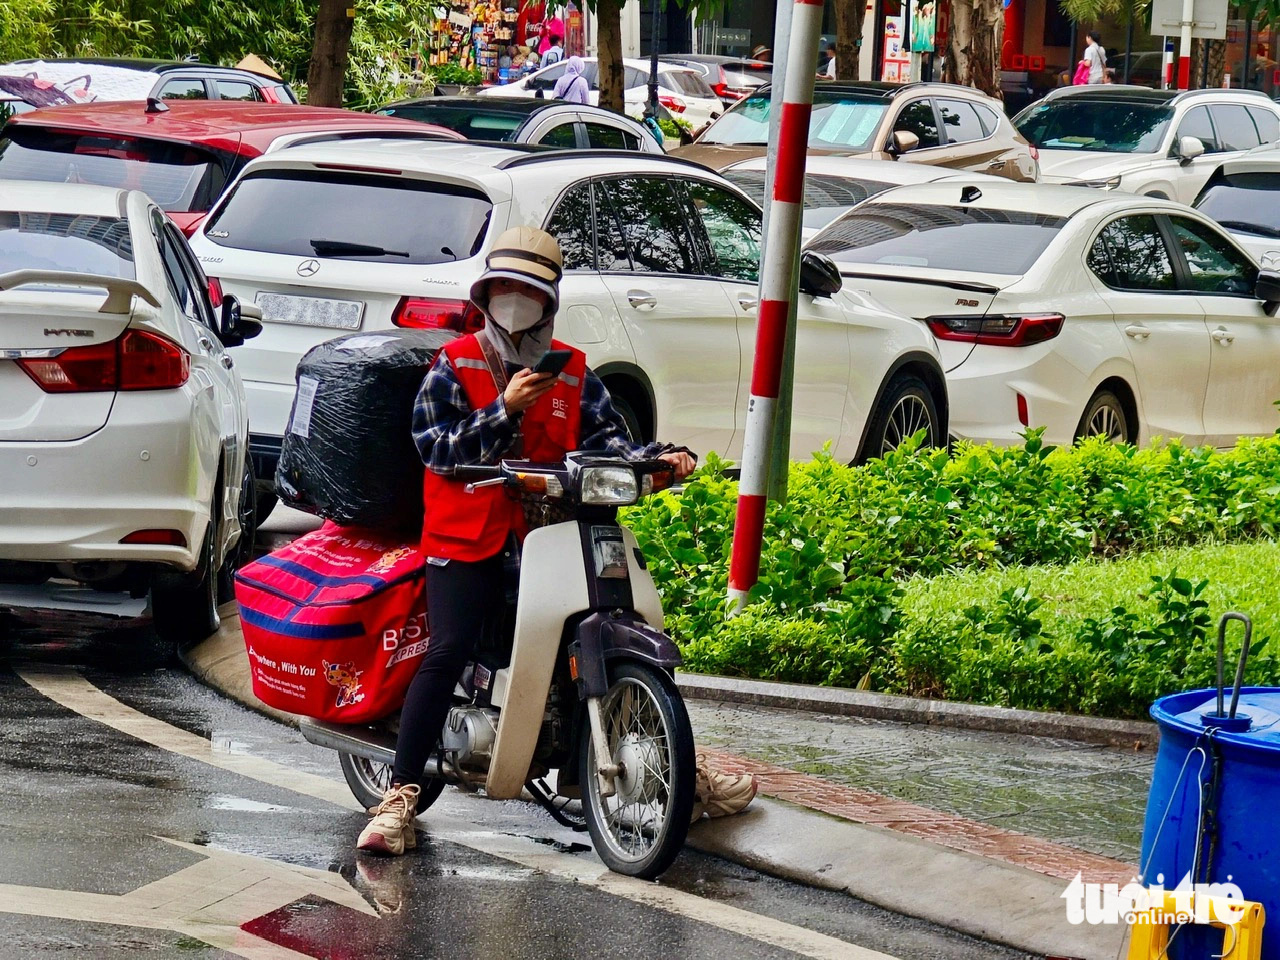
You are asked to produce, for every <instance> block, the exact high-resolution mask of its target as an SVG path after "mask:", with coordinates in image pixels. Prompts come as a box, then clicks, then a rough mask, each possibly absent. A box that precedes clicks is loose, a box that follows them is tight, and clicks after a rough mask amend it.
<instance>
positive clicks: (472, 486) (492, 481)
mask: <svg viewBox="0 0 1280 960" xmlns="http://www.w3.org/2000/svg"><path fill="white" fill-rule="evenodd" d="M506 482H507V478H506V477H490V478H489V479H488V480H477V481H476V482H475V483H468V484H467V493H475V492H476V491H477V490H482V489H484V488H485V487H500V486H502V485H503V484H504V483H506Z"/></svg>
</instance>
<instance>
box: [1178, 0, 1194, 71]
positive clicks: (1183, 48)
mask: <svg viewBox="0 0 1280 960" xmlns="http://www.w3.org/2000/svg"><path fill="white" fill-rule="evenodd" d="M1195 11H1196V5H1195V0H1182V22H1181V24H1180V26H1181V28H1182V29H1181V31H1180V35H1179V37H1178V89H1179V90H1190V89H1191V28H1192V27H1193V26H1194V25H1195V15H1196V12H1195Z"/></svg>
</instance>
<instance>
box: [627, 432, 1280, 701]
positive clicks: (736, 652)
mask: <svg viewBox="0 0 1280 960" xmlns="http://www.w3.org/2000/svg"><path fill="white" fill-rule="evenodd" d="M724 469H725V464H724V463H723V462H722V461H719V460H716V459H715V458H714V457H713V458H711V460H710V462H709V463H708V464H707V465H706V467H705V468H704V469H703V470H702V471H701V472H700V473H699V474H698V475H696V476H695V477H694V478H693V479H692V480H691V481H690V482H688V483H687V484H686V485H685V487H684V488H683V490H682V491H681V492H680V493H678V494H675V493H671V494H664V495H661V496H658V497H653V498H650V499H649V500H648V501H646V502H645V503H643V504H641V505H640V506H638V507H636V508H633V509H632V510H630V511H628V516H627V518H626V519H627V522H628V523H629V524H630V525H631V527H632V529H634V530H635V532H636V535H637V537H638V538H639V539H640V542H641V545H642V546H643V547H644V549H645V552H646V555H647V557H648V559H649V562H650V566H651V568H652V569H653V571H654V576H655V578H656V580H657V582H658V586H659V588H660V589H661V590H662V592H663V595H664V603H665V607H666V611H667V626H668V629H670V630H671V632H672V633H673V635H674V636H675V637H676V639H677V640H678V641H679V642H680V643H681V645H682V647H683V649H684V651H685V656H686V661H687V665H688V668H689V669H691V670H700V671H704V672H717V673H730V674H737V675H743V676H752V677H760V678H766V679H780V680H793V681H798V682H811V683H827V684H837V685H853V684H855V683H870V684H871V685H873V686H875V687H876V688H877V689H893V690H902V691H905V692H911V693H920V694H927V695H934V696H946V697H953V698H963V699H968V700H975V701H981V702H995V703H1008V704H1010V705H1017V706H1042V707H1052V708H1055V709H1077V710H1083V711H1087V712H1095V711H1104V712H1110V713H1115V714H1135V713H1140V712H1141V711H1142V710H1143V709H1145V703H1144V702H1143V698H1148V699H1149V697H1148V694H1150V693H1151V692H1152V691H1155V690H1160V691H1163V690H1164V689H1165V688H1164V687H1162V686H1161V684H1164V683H1168V682H1173V681H1170V680H1169V679H1168V678H1166V679H1163V680H1162V679H1158V678H1157V679H1153V678H1152V676H1150V674H1151V671H1152V670H1154V669H1155V668H1154V667H1152V668H1150V669H1145V668H1144V674H1143V678H1142V679H1141V680H1133V681H1132V682H1130V680H1129V678H1122V679H1121V680H1118V681H1116V682H1114V683H1109V684H1104V683H1103V680H1104V679H1105V678H1104V677H1094V678H1093V679H1090V677H1091V676H1092V674H1090V673H1089V670H1091V669H1093V667H1094V666H1095V665H1096V663H1095V662H1096V660H1097V657H1096V656H1094V654H1097V652H1098V651H1097V650H1093V651H1092V653H1089V655H1088V656H1086V655H1085V653H1082V652H1081V651H1080V650H1077V649H1075V648H1074V647H1071V649H1068V646H1069V645H1068V644H1066V642H1065V640H1064V639H1063V638H1059V637H1057V636H1054V637H1053V638H1051V639H1046V640H1045V641H1044V642H1043V643H1040V642H1039V641H1037V642H1035V643H1032V642H1031V641H1030V640H1029V639H1028V637H1029V636H1031V633H1030V632H1028V630H1027V629H1023V628H1019V630H1020V631H1021V632H1018V631H1017V630H1012V629H1011V628H1006V627H1005V626H1002V624H1006V623H1007V622H1010V618H1013V619H1014V620H1016V619H1017V618H1018V617H1027V618H1030V619H1032V620H1034V619H1036V618H1037V616H1038V612H1037V611H1036V610H1027V609H1026V608H1027V607H1028V606H1029V605H1030V601H1031V600H1034V599H1035V598H1034V597H1028V598H1021V599H1020V598H1018V597H1015V596H1014V595H1013V594H1010V596H1009V597H1008V598H1007V600H1006V602H1005V603H1004V605H1003V606H1000V604H999V603H997V602H996V600H997V599H998V598H988V600H987V601H986V606H983V605H982V604H978V605H977V608H978V609H977V610H976V611H973V612H972V613H971V615H970V616H969V617H968V619H967V620H966V622H967V623H968V626H965V625H964V624H960V623H958V622H956V621H955V619H954V618H952V619H950V620H946V619H943V618H940V616H939V615H936V614H935V615H933V616H931V617H930V618H929V619H928V622H927V623H924V624H922V623H921V621H919V620H918V618H916V610H915V609H914V605H915V601H914V599H913V594H911V593H910V591H906V592H904V587H903V584H904V583H905V582H907V581H909V580H911V579H912V578H928V577H939V576H942V575H944V574H955V573H957V572H961V571H981V570H995V571H1005V572H1007V571H1008V569H1009V568H1016V567H1029V566H1032V565H1048V566H1049V567H1050V568H1058V569H1061V566H1062V565H1065V564H1069V563H1072V562H1075V561H1079V560H1084V559H1088V558H1097V559H1102V560H1104V561H1107V562H1106V563H1103V564H1102V565H1101V566H1100V568H1099V575H1101V576H1104V577H1105V576H1106V572H1107V571H1108V570H1109V569H1111V567H1110V566H1109V564H1113V563H1115V561H1117V560H1118V559H1120V558H1126V557H1130V556H1140V555H1141V554H1142V553H1144V552H1146V551H1151V550H1156V549H1160V548H1167V547H1177V546H1185V545H1191V544H1197V543H1219V544H1221V543H1230V542H1236V541H1248V540H1254V539H1258V538H1270V537H1272V536H1274V535H1275V532H1276V529H1277V525H1278V524H1280V500H1278V499H1277V497H1276V494H1277V493H1280V438H1276V437H1266V438H1257V439H1248V440H1241V441H1240V442H1239V444H1238V445H1237V446H1236V447H1234V448H1233V449H1231V450H1226V451H1214V450H1211V449H1189V448H1187V447H1184V446H1182V445H1180V444H1177V443H1171V444H1164V445H1160V446H1152V447H1148V448H1143V449H1135V448H1133V447H1130V446H1126V445H1113V444H1109V443H1105V442H1102V441H1097V440H1093V441H1086V442H1083V443H1081V444H1079V445H1077V446H1076V447H1074V448H1071V449H1049V448H1046V447H1044V446H1043V445H1042V443H1041V441H1040V437H1039V435H1038V434H1037V433H1035V432H1032V433H1031V434H1029V435H1028V439H1027V442H1026V443H1025V444H1024V445H1023V446H1021V447H1014V448H1004V449H993V448H989V447H972V446H968V445H963V444H962V445H960V447H959V448H958V449H957V450H956V451H955V452H954V455H952V456H948V455H947V454H946V453H945V452H943V451H915V450H912V449H903V450H900V451H897V452H895V453H893V454H890V455H889V456H888V457H886V458H885V459H883V460H876V461H873V462H871V463H869V464H867V465H866V466H864V467H856V468H855V467H849V466H846V465H844V464H841V463H837V462H836V461H834V460H833V459H832V458H831V457H830V456H828V455H826V454H819V455H818V456H816V457H815V458H814V459H813V460H812V461H809V462H806V463H796V464H793V465H792V468H791V475H790V491H791V495H790V498H789V500H788V502H787V503H786V504H784V505H778V504H771V505H770V509H769V513H768V516H767V519H766V528H765V548H764V556H763V561H762V566H761V580H760V583H759V584H758V585H757V586H756V587H755V589H753V591H752V593H751V601H752V603H751V606H750V607H749V608H748V610H747V612H746V614H744V615H743V616H741V617H738V618H735V619H733V620H727V619H726V617H725V601H724V597H725V592H726V587H727V577H728V554H729V549H730V543H731V539H732V532H733V516H734V508H735V502H736V495H737V485H736V483H735V482H734V481H731V480H729V479H728V478H727V477H726V476H725V473H724ZM1167 573H1168V571H1167V570H1165V571H1162V572H1161V574H1160V575H1161V576H1165V575H1166V574H1167ZM1147 578H1148V580H1149V578H1150V574H1148V576H1147ZM1176 579H1177V580H1178V584H1177V586H1178V588H1181V587H1182V586H1183V583H1182V581H1183V579H1184V578H1176ZM911 589H916V588H915V587H914V585H913V587H912V588H911ZM1006 589H1008V588H1006ZM1146 589H1148V588H1147V587H1145V586H1144V590H1146ZM1171 590H1172V591H1174V593H1176V592H1177V591H1176V590H1175V589H1174V587H1173V586H1170V585H1168V584H1166V585H1165V586H1157V585H1155V584H1152V585H1150V588H1149V590H1148V592H1150V591H1157V592H1159V591H1163V593H1162V594H1161V595H1162V596H1163V595H1165V594H1168V593H1169V591H1171ZM1033 592H1034V591H1033ZM1191 599H1193V600H1194V599H1196V598H1191ZM1168 602H1169V603H1172V602H1174V601H1172V600H1169V601H1168ZM970 606H974V605H973V604H971V603H966V604H963V605H961V606H960V607H957V608H956V610H957V611H959V610H961V609H967V608H968V607H970ZM1166 606H1167V604H1166ZM1144 609H1145V608H1144ZM1117 616H1119V615H1118V614H1117ZM1135 616H1136V617H1137V620H1135V621H1133V622H1132V623H1131V622H1129V621H1124V622H1123V623H1112V622H1110V621H1106V622H1103V623H1101V625H1100V626H1099V627H1098V630H1099V631H1100V632H1102V633H1106V635H1107V638H1108V639H1107V640H1105V641H1098V642H1099V643H1101V644H1103V646H1104V647H1105V646H1106V644H1114V643H1117V642H1121V640H1116V639H1115V638H1117V637H1121V638H1122V640H1123V642H1121V645H1122V646H1124V647H1125V648H1126V651H1127V650H1128V648H1129V647H1134V648H1135V649H1136V647H1137V645H1146V646H1150V644H1148V643H1147V641H1146V640H1141V641H1140V640H1139V639H1138V634H1140V633H1141V632H1142V631H1143V630H1145V629H1148V628H1149V627H1150V623H1152V622H1155V621H1152V619H1151V616H1147V614H1146V613H1144V612H1142V611H1137V612H1135ZM1161 616H1163V614H1162V615H1161ZM1144 618H1145V619H1144ZM1166 619H1167V618H1166ZM1160 622H1164V621H1160ZM924 626H931V627H932V628H933V629H935V633H934V634H932V635H931V634H929V633H928V632H927V631H925V630H924V629H923V627H924ZM1024 626H1025V625H1024ZM1113 628H1114V629H1113ZM1120 628H1123V629H1120ZM1150 628H1151V629H1155V628H1154V627H1150ZM1169 629H1172V627H1170V628H1169ZM1108 630H1110V632H1109V633H1107V631H1108ZM1117 630H1119V632H1117ZM1002 633H1003V634H1007V635H1015V634H1016V635H1017V636H1020V637H1021V638H1022V639H1023V641H1024V642H1023V643H1022V645H1021V646H1018V647H1016V648H1014V647H1009V646H1007V645H999V644H997V645H994V646H993V645H991V644H989V643H986V640H985V638H988V637H993V636H1000V635H1002ZM979 641H983V642H982V643H980V642H979ZM1167 642H1168V641H1167V640H1166V643H1167ZM984 643H986V646H987V647H988V648H989V649H984V648H983V644H984ZM1041 646H1049V647H1052V648H1053V650H1055V651H1056V650H1059V648H1061V652H1060V653H1055V654H1053V657H1050V651H1048V650H1041V649H1040V647H1041ZM997 647H998V649H997ZM1033 648H1034V649H1033ZM1082 649H1084V650H1085V652H1086V653H1088V651H1089V650H1091V649H1092V648H1089V647H1088V646H1087V645H1086V647H1085V648H1082ZM1144 649H1145V646H1144ZM966 650H976V651H977V653H969V654H966V653H964V651H966ZM1129 652H1131V651H1129ZM1127 655H1128V653H1126V652H1122V653H1121V654H1117V655H1116V656H1119V657H1120V659H1119V660H1116V659H1115V658H1114V657H1113V665H1112V667H1110V668H1109V669H1110V671H1111V672H1112V673H1115V671H1116V670H1117V669H1120V670H1124V669H1129V661H1128V660H1126V659H1124V657H1125V656H1127ZM1045 657H1050V659H1054V658H1055V657H1056V658H1057V659H1054V663H1056V664H1058V667H1060V668H1061V669H1059V668H1058V667H1055V668H1054V669H1050V668H1049V666H1046V664H1045V663H1043V662H1042V660H1043V659H1044V658H1045ZM1072 657H1074V658H1075V660H1074V661H1072V662H1073V663H1074V666H1072V667H1071V668H1070V669H1067V667H1066V666H1062V664H1060V663H1059V661H1063V662H1065V660H1070V659H1071V658H1072ZM1141 659H1142V658H1138V660H1141ZM1148 659H1151V658H1148ZM1138 660H1134V663H1137V662H1138ZM1000 661H1002V662H1003V663H1004V666H1001V665H1000ZM1142 662H1144V663H1145V662H1147V660H1143V661H1142ZM1135 669H1136V668H1135ZM1178 669H1180V667H1179V668H1178ZM1054 670H1057V672H1056V673H1055V672H1054ZM1046 671H1047V672H1046ZM1024 673H1025V676H1024ZM1015 674H1016V676H1015ZM1059 676H1061V677H1068V676H1069V677H1070V678H1071V683H1072V684H1074V686H1071V687H1070V688H1069V689H1067V688H1063V687H1062V684H1061V682H1060V681H1059V680H1058V679H1054V678H1055V677H1059ZM1179 682H1180V681H1179ZM1125 684H1127V686H1125ZM1045 685H1056V686H1057V687H1058V688H1059V689H1057V690H1053V691H1045V690H1043V689H1041V688H1042V687H1044V686H1045ZM1104 687H1105V688H1106V689H1103V688H1104ZM1121 687H1123V689H1121Z"/></svg>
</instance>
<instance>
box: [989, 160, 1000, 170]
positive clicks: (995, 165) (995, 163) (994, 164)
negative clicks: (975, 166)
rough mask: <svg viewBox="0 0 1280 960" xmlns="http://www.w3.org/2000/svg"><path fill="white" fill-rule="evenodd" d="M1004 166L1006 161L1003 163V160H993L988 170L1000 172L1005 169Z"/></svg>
mask: <svg viewBox="0 0 1280 960" xmlns="http://www.w3.org/2000/svg"><path fill="white" fill-rule="evenodd" d="M1003 166H1004V161H1003V160H992V161H991V162H990V163H988V164H987V169H988V170H999V169H1000V168H1001V167H1003Z"/></svg>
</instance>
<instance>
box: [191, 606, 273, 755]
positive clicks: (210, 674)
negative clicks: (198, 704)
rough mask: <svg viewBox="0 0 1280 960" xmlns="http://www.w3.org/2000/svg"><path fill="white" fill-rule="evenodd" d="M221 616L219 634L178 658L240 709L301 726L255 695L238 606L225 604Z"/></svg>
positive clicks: (195, 674)
mask: <svg viewBox="0 0 1280 960" xmlns="http://www.w3.org/2000/svg"><path fill="white" fill-rule="evenodd" d="M218 613H219V614H220V616H221V617H222V624H221V626H219V627H218V632H217V633H215V634H214V635H213V636H211V637H208V638H207V639H205V640H202V641H200V642H199V643H197V644H195V645H194V646H191V647H188V648H186V649H185V650H184V649H180V650H179V651H178V659H179V660H181V661H182V665H183V666H185V667H186V668H187V670H189V671H190V672H191V675H192V676H194V677H195V678H196V679H197V680H199V681H200V682H201V683H203V684H205V685H206V686H209V687H212V688H213V689H214V690H217V691H218V692H219V693H221V694H222V695H223V696H225V697H228V698H229V699H231V700H234V701H235V702H236V703H238V704H240V705H241V706H245V707H248V708H249V709H250V710H253V711H256V712H257V713H261V714H263V715H264V716H267V717H270V718H271V719H272V720H275V721H276V722H277V723H283V724H285V725H286V726H289V727H293V728H294V729H295V730H296V729H297V727H298V718H297V717H296V716H294V715H293V714H292V713H285V712H284V711H283V710H276V709H275V708H274V707H269V706H267V705H266V704H265V703H263V702H262V701H261V700H259V699H258V698H257V697H255V696H254V695H253V682H252V680H251V679H250V674H249V653H248V651H247V650H245V646H244V636H243V635H242V634H241V633H240V610H239V608H238V607H237V606H236V604H235V603H228V604H225V605H223V606H222V607H221V608H220V609H219V610H218Z"/></svg>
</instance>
